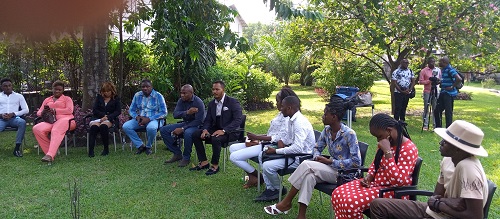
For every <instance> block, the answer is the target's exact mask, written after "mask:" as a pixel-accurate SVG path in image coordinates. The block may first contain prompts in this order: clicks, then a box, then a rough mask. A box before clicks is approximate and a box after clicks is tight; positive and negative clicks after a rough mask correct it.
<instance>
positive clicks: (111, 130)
mask: <svg viewBox="0 0 500 219" xmlns="http://www.w3.org/2000/svg"><path fill="white" fill-rule="evenodd" d="M91 118H92V114H89V115H86V116H85V117H83V124H84V125H85V130H87V152H88V151H89V130H90V125H89V124H90V119H91ZM120 128H121V127H120V120H119V119H118V117H116V118H115V121H113V125H112V126H111V127H110V128H109V133H110V134H113V143H114V144H115V152H116V133H118V135H119V137H120V141H121V139H122V132H121V131H120ZM122 150H125V148H123V147H122Z"/></svg>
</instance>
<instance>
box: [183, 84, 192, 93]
mask: <svg viewBox="0 0 500 219" xmlns="http://www.w3.org/2000/svg"><path fill="white" fill-rule="evenodd" d="M182 89H187V90H188V91H191V93H194V89H193V86H191V85H190V84H185V85H182V87H181V90H182Z"/></svg>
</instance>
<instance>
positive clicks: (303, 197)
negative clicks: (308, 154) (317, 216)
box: [288, 160, 337, 205]
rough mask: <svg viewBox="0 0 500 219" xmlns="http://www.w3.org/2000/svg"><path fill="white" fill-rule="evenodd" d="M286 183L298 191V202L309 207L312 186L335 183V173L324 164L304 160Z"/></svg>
mask: <svg viewBox="0 0 500 219" xmlns="http://www.w3.org/2000/svg"><path fill="white" fill-rule="evenodd" d="M288 181H289V182H290V183H291V184H292V186H293V187H295V188H296V189H298V190H299V197H298V202H299V203H302V204H305V205H309V202H310V201H311V196H312V193H313V191H314V186H316V184H317V183H323V182H327V183H336V182H337V171H336V170H334V169H333V168H332V167H331V166H328V165H326V164H324V163H320V162H317V161H312V160H305V161H304V162H302V163H301V164H300V165H299V167H297V169H296V170H295V171H294V172H293V173H292V175H291V176H290V177H289V178H288Z"/></svg>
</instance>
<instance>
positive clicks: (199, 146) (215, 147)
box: [193, 129, 238, 165]
mask: <svg viewBox="0 0 500 219" xmlns="http://www.w3.org/2000/svg"><path fill="white" fill-rule="evenodd" d="M217 130H219V129H217ZM217 130H212V129H211V130H208V132H209V133H210V134H212V133H214V132H215V131H217ZM202 132H203V130H202V129H198V130H196V131H194V132H193V144H194V147H195V148H196V154H197V155H198V160H199V161H200V162H201V161H205V160H207V154H206V152H205V145H203V141H205V142H206V143H207V144H212V160H211V162H210V163H211V164H215V165H218V164H219V158H220V152H221V149H222V146H223V145H224V144H227V143H228V142H230V141H235V140H236V139H238V135H237V134H236V133H232V134H229V133H226V134H225V135H219V136H217V137H215V136H211V137H210V138H208V139H201V138H200V137H201V133H202ZM226 146H227V145H226Z"/></svg>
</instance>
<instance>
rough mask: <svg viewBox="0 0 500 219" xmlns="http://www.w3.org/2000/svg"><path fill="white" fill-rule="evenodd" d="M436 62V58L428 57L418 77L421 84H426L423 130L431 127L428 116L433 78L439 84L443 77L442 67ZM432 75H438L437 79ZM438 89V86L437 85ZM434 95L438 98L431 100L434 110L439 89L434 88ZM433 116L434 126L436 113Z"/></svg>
mask: <svg viewBox="0 0 500 219" xmlns="http://www.w3.org/2000/svg"><path fill="white" fill-rule="evenodd" d="M435 63H436V60H434V58H433V57H430V58H429V59H427V67H425V68H423V69H422V70H421V71H420V77H419V79H418V83H419V84H423V85H424V92H423V95H422V97H423V99H424V113H423V115H422V118H423V120H424V124H423V127H422V129H423V130H428V129H429V121H428V116H427V113H429V98H430V97H431V88H432V81H431V80H436V79H437V80H436V81H435V84H434V85H437V82H438V81H439V80H440V79H441V69H439V68H436V67H435V66H434V64H435ZM432 77H436V79H432ZM436 89H437V87H436ZM434 95H436V96H435V97H436V98H433V99H432V100H431V102H432V103H431V106H432V111H433V112H434V109H436V100H437V95H438V92H437V90H434ZM431 117H432V123H433V126H435V121H434V115H432V114H431Z"/></svg>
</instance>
